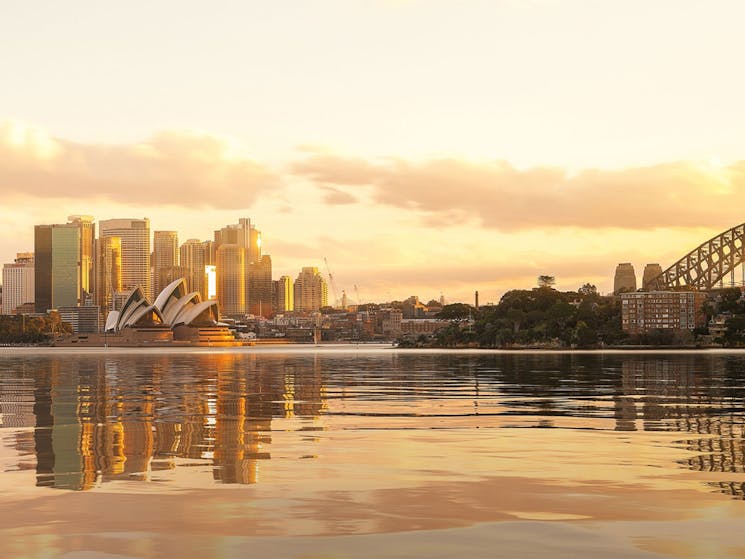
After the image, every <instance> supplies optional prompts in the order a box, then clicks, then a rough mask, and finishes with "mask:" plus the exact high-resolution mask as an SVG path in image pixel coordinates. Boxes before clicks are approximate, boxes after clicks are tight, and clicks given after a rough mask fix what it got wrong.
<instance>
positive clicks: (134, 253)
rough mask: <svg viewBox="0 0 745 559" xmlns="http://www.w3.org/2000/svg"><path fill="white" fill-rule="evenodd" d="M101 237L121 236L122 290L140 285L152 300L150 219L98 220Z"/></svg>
mask: <svg viewBox="0 0 745 559" xmlns="http://www.w3.org/2000/svg"><path fill="white" fill-rule="evenodd" d="M98 236H99V238H106V237H119V238H120V239H121V243H122V290H124V291H131V290H132V289H134V288H135V287H137V286H138V285H139V286H140V287H141V288H142V290H143V292H144V293H145V297H147V298H148V299H150V300H152V297H153V293H152V284H151V283H150V220H149V219H147V218H144V219H107V220H104V221H99V222H98Z"/></svg>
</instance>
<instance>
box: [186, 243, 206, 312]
mask: <svg viewBox="0 0 745 559" xmlns="http://www.w3.org/2000/svg"><path fill="white" fill-rule="evenodd" d="M204 249H205V247H204V243H203V242H202V241H200V240H199V239H189V240H187V241H186V242H185V243H184V244H182V245H181V247H180V248H179V259H180V263H181V268H182V269H183V271H184V277H185V278H186V283H187V284H188V286H189V289H190V290H191V291H198V292H199V294H200V295H201V296H202V299H203V300H207V299H209V297H208V296H207V290H206V286H205V269H204V267H205V265H206V263H205V258H204V256H205V255H204Z"/></svg>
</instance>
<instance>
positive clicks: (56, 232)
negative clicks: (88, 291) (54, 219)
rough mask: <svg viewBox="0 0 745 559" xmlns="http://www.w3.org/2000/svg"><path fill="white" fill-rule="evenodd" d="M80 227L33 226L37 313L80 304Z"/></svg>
mask: <svg viewBox="0 0 745 559" xmlns="http://www.w3.org/2000/svg"><path fill="white" fill-rule="evenodd" d="M80 237H81V230H80V227H79V226H78V225H76V224H74V223H65V224H54V225H36V226H35V227H34V306H35V308H36V312H46V311H47V310H49V309H54V308H57V307H67V306H75V305H78V304H81V303H82V302H83V300H82V290H81V287H80V278H81V271H80Z"/></svg>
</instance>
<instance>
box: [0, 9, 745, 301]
mask: <svg viewBox="0 0 745 559" xmlns="http://www.w3.org/2000/svg"><path fill="white" fill-rule="evenodd" d="M218 4H219V3H218ZM220 8H222V9H220ZM144 10H145V5H144V4H142V5H140V4H137V3H136V2H135V3H134V4H130V5H128V6H127V8H126V9H124V8H113V7H112V8H111V9H110V10H109V11H104V10H101V9H97V7H96V5H95V4H94V3H89V2H80V3H78V4H76V5H75V6H73V7H72V8H70V7H69V6H67V7H63V6H56V5H54V4H49V5H48V6H47V7H46V8H45V10H44V11H43V14H41V15H40V14H39V11H38V10H35V9H32V7H30V6H23V5H15V6H12V7H7V8H4V9H3V11H4V17H3V19H2V23H0V26H2V27H1V29H2V32H3V37H4V40H5V41H6V44H7V48H6V49H4V54H3V55H0V64H2V67H3V69H4V70H5V72H6V74H7V75H12V76H14V83H13V87H10V88H6V89H5V90H3V91H2V92H0V100H1V101H2V103H1V104H0V106H2V107H3V109H2V112H1V113H0V195H2V196H3V198H4V204H3V205H2V208H0V223H2V225H0V259H2V261H3V262H13V260H14V257H15V254H16V253H17V252H24V251H31V250H33V226H34V225H35V224H39V223H59V222H60V221H61V220H63V219H64V216H67V215H80V214H90V215H94V216H96V219H97V221H99V222H100V221H103V220H107V219H112V218H138V219H141V218H142V217H145V216H146V217H148V218H149V219H150V220H151V229H152V230H164V231H168V230H173V231H177V232H178V235H179V239H181V240H187V239H190V238H199V239H202V240H204V239H210V238H211V237H212V231H213V229H214V227H217V226H218V225H219V224H224V223H233V222H234V221H235V220H236V219H237V218H238V217H240V216H241V215H251V216H252V218H255V219H256V220H257V222H260V223H261V224H262V229H263V230H264V231H266V232H267V233H268V234H267V237H266V239H265V252H266V253H268V254H271V255H272V257H273V262H272V267H273V273H272V275H273V277H274V278H278V277H280V276H283V275H286V276H289V277H293V278H294V277H295V276H296V274H297V271H298V270H300V269H301V268H302V267H304V266H318V267H319V269H321V270H322V271H323V272H324V273H325V270H324V266H323V263H322V260H323V259H324V258H327V259H328V261H329V265H330V266H331V269H332V271H333V274H334V276H335V279H336V281H337V284H338V285H339V288H340V289H345V290H346V292H347V295H348V296H350V297H351V296H352V292H353V286H355V285H356V286H358V287H359V291H360V295H361V298H362V299H364V300H369V301H385V300H391V299H402V298H405V297H407V296H409V295H412V294H418V295H420V296H421V297H422V298H423V299H424V300H427V299H429V298H437V297H439V294H440V293H443V294H444V295H445V297H446V298H447V299H448V300H450V301H458V300H461V301H470V300H471V298H472V294H473V291H474V290H479V292H480V293H481V297H482V301H483V303H484V304H486V303H489V302H497V301H498V300H499V297H500V295H501V294H502V293H504V291H506V290H508V289H511V288H522V287H528V286H531V285H533V284H534V283H535V277H536V276H537V275H540V274H550V275H553V276H556V278H557V284H556V286H557V288H559V289H576V288H577V287H579V286H580V285H582V284H583V283H585V282H590V283H593V284H596V285H597V286H598V288H599V289H600V290H601V291H602V292H610V291H612V288H613V286H612V282H613V270H614V269H615V266H616V265H617V264H618V263H619V262H633V263H634V264H635V266H637V269H638V270H641V268H642V267H643V266H644V265H645V264H647V263H650V262H659V263H660V264H661V266H662V267H663V268H665V267H667V266H668V265H670V264H672V263H673V262H674V261H675V260H676V259H677V258H678V257H679V256H680V255H681V254H684V253H685V252H687V251H688V250H690V249H691V248H693V247H695V246H697V245H698V244H700V243H701V242H702V241H703V240H705V239H707V238H710V237H712V236H713V235H714V234H716V233H718V232H719V231H721V230H723V229H726V228H728V227H732V226H734V225H736V224H738V223H741V222H742V221H744V220H743V217H742V215H741V213H740V211H739V204H738V202H739V199H740V196H741V194H742V192H743V190H745V163H743V157H745V153H743V150H742V148H741V141H740V135H741V130H742V129H743V125H745V115H743V112H742V111H741V110H740V103H741V101H740V100H741V99H742V97H743V94H745V80H744V79H743V78H741V77H740V76H739V75H737V74H736V72H733V71H732V68H736V67H737V62H738V59H737V55H738V53H739V52H741V51H742V47H743V45H742V43H743V38H742V36H741V34H740V32H739V29H738V25H737V22H739V21H741V19H742V16H743V15H745V7H743V6H742V5H741V4H740V3H737V2H732V1H730V2H727V1H722V2H715V3H714V4H713V5H712V4H710V5H706V6H704V5H702V4H701V3H698V2H693V1H678V2H672V1H660V2H655V3H653V4H650V3H644V2H625V3H622V4H617V5H614V4H609V3H597V2H589V1H579V0H577V1H574V0H567V1H565V2H555V1H551V0H534V1H530V2H527V1H526V2H518V1H517V0H504V1H502V2H481V1H475V0H474V1H468V2H465V3H455V2H448V1H441V0H432V1H429V2H423V1H417V0H410V1H406V0H399V1H393V0H387V1H385V0H380V1H373V0H369V1H361V0H360V1H352V2H339V1H330V0H329V1H324V2H320V3H315V4H314V6H313V7H311V6H309V5H307V6H305V5H297V4H290V3H287V2H283V1H280V2H277V3H276V4H273V5H272V6H263V5H262V6H261V7H259V5H258V4H256V3H251V2H248V3H245V4H244V5H241V6H236V5H230V6H228V5H227V4H220V5H218V6H210V7H209V8H208V7H206V6H201V5H199V4H196V3H194V4H188V3H187V4H186V5H183V4H182V5H180V9H179V10H177V11H174V10H168V9H166V8H165V7H164V6H160V7H157V8H153V7H148V10H147V13H148V18H147V19H146V21H142V18H141V17H140V15H138V14H142V13H144ZM81 13H85V15H86V18H84V19H85V22H86V23H85V24H83V23H81V22H79V21H76V18H75V17H73V16H75V14H78V15H79V14H81ZM82 19H83V18H81V21H82ZM114 22H115V23H114ZM165 22H169V25H164V23H165ZM60 23H62V24H60ZM171 24H172V25H171ZM124 29H127V30H128V31H127V32H126V33H124V32H123V31H122V30H124ZM31 30H33V33H32V32H31ZM466 30H467V32H466ZM662 30H664V34H661V32H662ZM455 31H457V33H455ZM186 37H188V38H189V39H188V40H185V38H186ZM381 37H385V38H386V39H385V40H381ZM455 37H457V40H456V39H455ZM631 37H633V40H631V39H630V38H631ZM662 37H664V40H662ZM694 38H695V39H694ZM90 45H96V48H95V49H92V48H89V47H90ZM590 47H591V48H590ZM30 68H33V72H32V71H30V70H29V69H30ZM278 69H281V71H278ZM50 91H51V92H52V93H51V94H50Z"/></svg>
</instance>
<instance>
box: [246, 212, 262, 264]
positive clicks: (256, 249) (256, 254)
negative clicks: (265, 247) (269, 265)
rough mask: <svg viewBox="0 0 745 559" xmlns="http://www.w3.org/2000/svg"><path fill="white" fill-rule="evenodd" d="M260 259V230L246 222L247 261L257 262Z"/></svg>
mask: <svg viewBox="0 0 745 559" xmlns="http://www.w3.org/2000/svg"><path fill="white" fill-rule="evenodd" d="M260 261H261V231H259V230H258V229H256V228H255V227H254V226H253V225H251V222H250V221H249V222H248V262H249V263H258V262H260Z"/></svg>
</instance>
